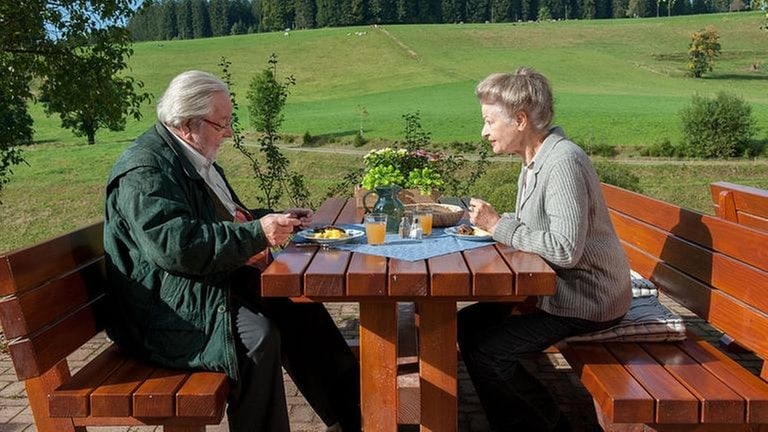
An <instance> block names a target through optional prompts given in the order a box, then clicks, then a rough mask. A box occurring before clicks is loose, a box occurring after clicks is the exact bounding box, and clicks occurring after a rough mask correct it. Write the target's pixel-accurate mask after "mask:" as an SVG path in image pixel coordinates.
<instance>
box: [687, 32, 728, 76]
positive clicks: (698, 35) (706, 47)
mask: <svg viewBox="0 0 768 432" xmlns="http://www.w3.org/2000/svg"><path fill="white" fill-rule="evenodd" d="M719 40H720V35H718V34H717V30H715V29H714V28H709V29H706V30H699V31H697V32H694V33H693V35H691V43H690V45H688V75H689V76H692V77H694V78H701V77H702V75H704V73H706V72H710V71H711V70H712V66H713V65H714V63H715V57H717V56H719V55H720V42H719Z"/></svg>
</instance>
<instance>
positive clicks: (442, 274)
mask: <svg viewBox="0 0 768 432" xmlns="http://www.w3.org/2000/svg"><path fill="white" fill-rule="evenodd" d="M363 214H364V209H361V208H357V207H356V206H355V200H354V199H351V198H350V199H344V198H330V199H328V200H326V201H325V202H324V203H323V204H322V205H321V206H320V208H318V210H317V211H316V212H315V216H314V218H313V225H317V226H322V225H328V224H334V223H337V224H343V223H360V222H361V221H362V218H363ZM261 278H262V284H261V290H262V295H263V296H265V297H294V298H305V299H309V300H317V301H365V300H375V301H381V300H392V301H422V300H425V299H428V298H432V299H434V300H438V299H444V300H446V301H449V300H451V301H473V300H484V301H493V300H507V301H514V300H521V299H523V298H525V297H527V296H533V295H553V294H554V293H555V273H554V271H553V270H552V269H551V268H550V267H549V265H548V264H547V263H546V262H545V261H544V260H543V259H542V258H541V257H539V256H538V255H535V254H530V253H525V252H520V251H516V250H514V249H512V248H511V247H508V246H505V245H502V244H499V243H489V245H488V246H487V247H482V248H477V249H472V250H467V251H463V252H456V253H451V254H447V255H442V256H438V257H434V258H429V259H426V260H420V261H413V262H411V261H406V260H398V259H390V258H386V257H380V256H374V255H368V254H362V253H354V252H349V251H342V250H335V249H333V248H329V249H323V248H320V247H302V248H299V247H296V246H295V245H293V244H291V245H289V246H288V247H286V248H285V249H284V250H283V251H282V252H281V253H280V254H278V255H277V256H276V257H275V259H274V261H273V262H272V263H271V264H270V265H269V266H268V267H267V269H266V270H265V271H264V273H262V275H261Z"/></svg>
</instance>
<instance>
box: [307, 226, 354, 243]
mask: <svg viewBox="0 0 768 432" xmlns="http://www.w3.org/2000/svg"><path fill="white" fill-rule="evenodd" d="M314 231H315V235H314V236H313V238H316V239H326V240H333V239H343V238H347V237H349V235H348V234H347V232H346V231H344V230H343V229H341V228H337V227H335V226H330V225H329V226H324V227H322V228H315V229H314Z"/></svg>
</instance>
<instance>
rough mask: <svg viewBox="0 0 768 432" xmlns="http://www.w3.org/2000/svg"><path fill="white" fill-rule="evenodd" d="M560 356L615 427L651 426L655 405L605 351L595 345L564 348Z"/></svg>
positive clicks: (603, 348)
mask: <svg viewBox="0 0 768 432" xmlns="http://www.w3.org/2000/svg"><path fill="white" fill-rule="evenodd" d="M560 352H561V353H562V354H563V355H564V356H565V358H566V360H567V361H568V363H569V364H571V365H572V366H573V367H574V369H575V370H576V371H577V373H578V374H579V377H580V378H581V382H582V384H584V387H586V388H587V390H589V392H590V393H591V394H592V397H593V398H594V400H595V405H596V406H598V407H599V408H600V410H601V411H602V412H603V413H604V414H605V415H606V416H607V417H608V418H611V419H613V421H614V422H616V423H653V422H654V420H655V414H654V411H655V401H654V399H653V397H652V396H651V395H649V394H648V392H647V391H646V390H645V389H644V388H643V386H642V385H640V384H639V383H638V382H637V381H636V380H635V379H634V378H633V377H632V375H631V374H630V373H629V372H628V371H627V370H626V369H624V368H623V367H622V366H621V364H620V363H619V361H618V360H617V359H616V358H615V357H614V356H613V355H612V354H611V353H610V352H609V351H608V349H607V348H606V347H605V346H603V345H601V344H595V343H578V344H567V345H563V346H562V347H560Z"/></svg>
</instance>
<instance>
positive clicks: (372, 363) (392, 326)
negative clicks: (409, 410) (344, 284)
mask: <svg viewBox="0 0 768 432" xmlns="http://www.w3.org/2000/svg"><path fill="white" fill-rule="evenodd" d="M360 386H361V398H362V400H361V409H362V415H363V429H364V430H365V432H396V431H397V303H395V302H361V303H360Z"/></svg>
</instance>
